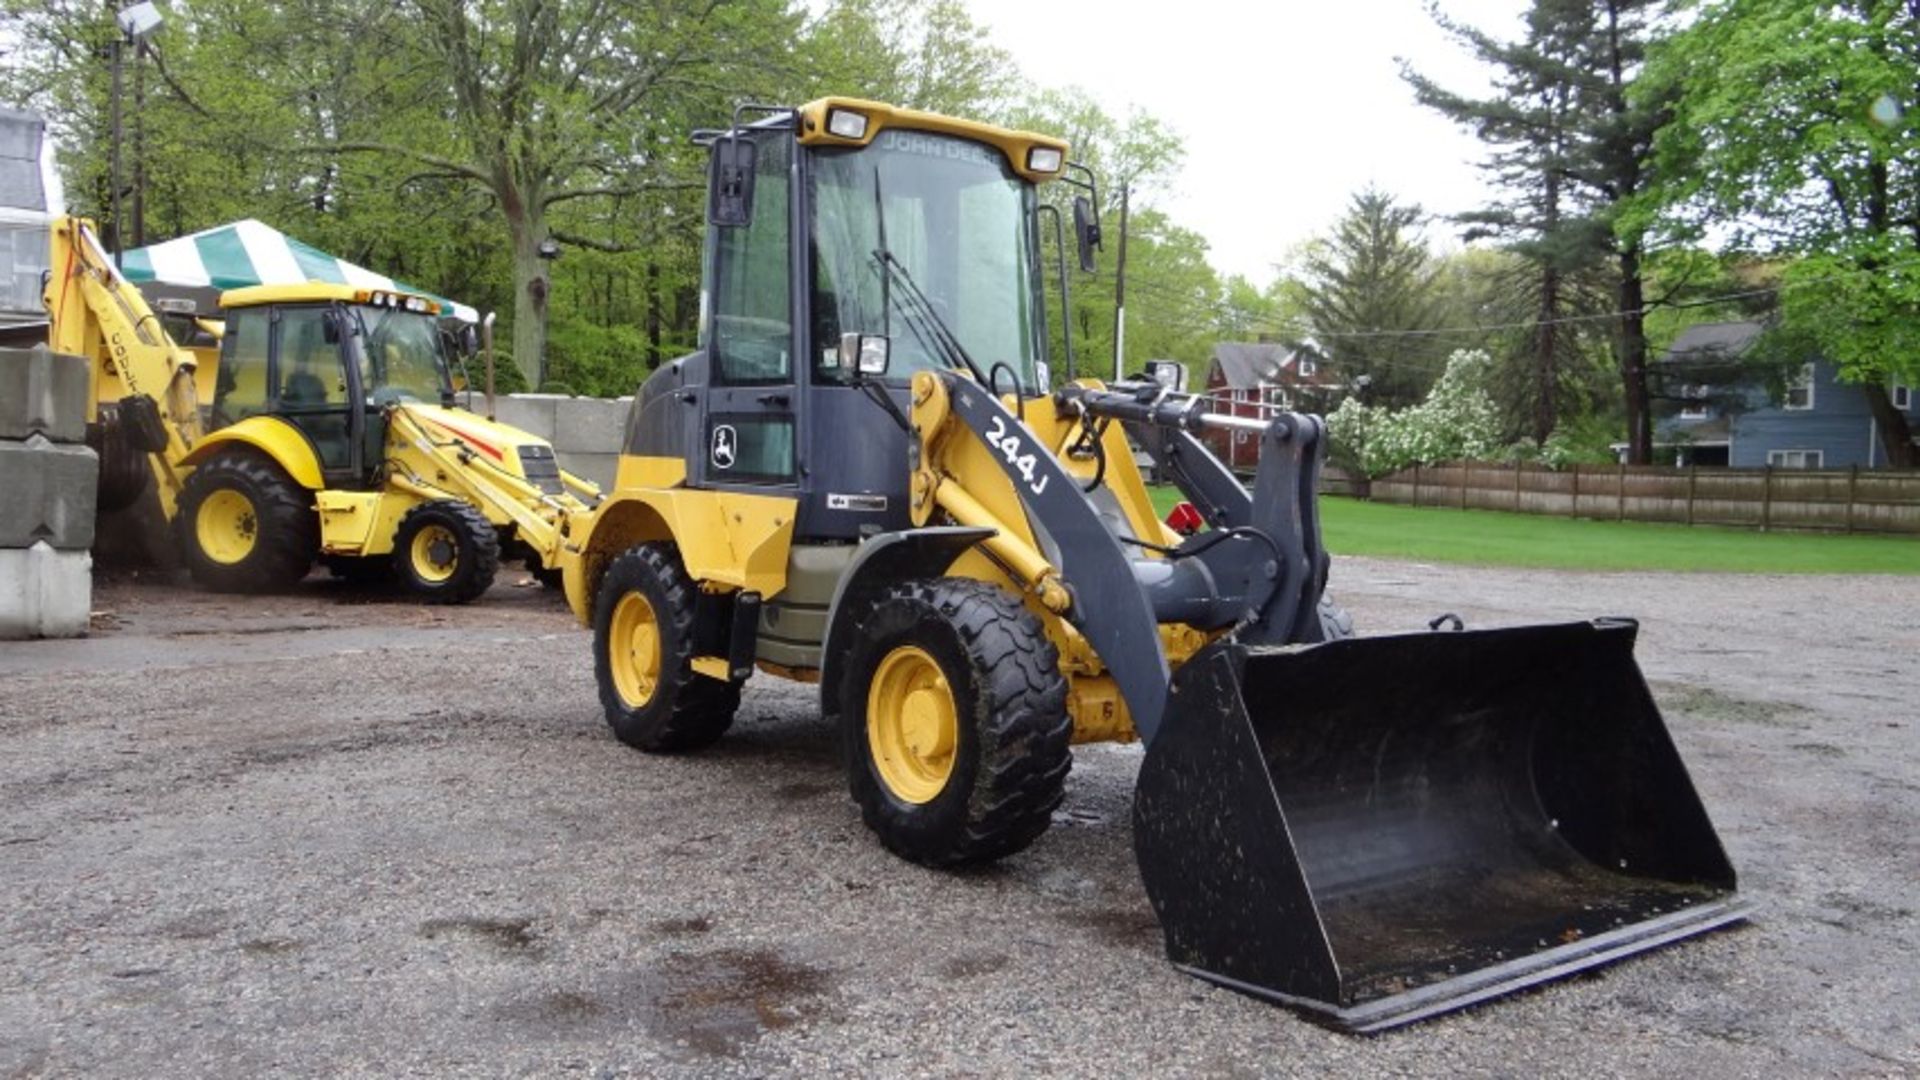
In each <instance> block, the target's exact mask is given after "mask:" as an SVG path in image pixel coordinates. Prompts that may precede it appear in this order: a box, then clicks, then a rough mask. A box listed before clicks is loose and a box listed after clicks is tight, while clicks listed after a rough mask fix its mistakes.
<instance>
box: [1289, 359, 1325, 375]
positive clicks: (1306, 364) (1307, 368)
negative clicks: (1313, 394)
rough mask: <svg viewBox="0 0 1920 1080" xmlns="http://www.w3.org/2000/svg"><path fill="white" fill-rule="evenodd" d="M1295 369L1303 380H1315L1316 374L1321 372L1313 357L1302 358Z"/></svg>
mask: <svg viewBox="0 0 1920 1080" xmlns="http://www.w3.org/2000/svg"><path fill="white" fill-rule="evenodd" d="M1294 369H1295V370H1297V371H1298V372H1300V377H1301V378H1303V379H1311V378H1313V376H1314V373H1315V372H1318V371H1319V370H1320V365H1319V364H1317V363H1314V361H1313V358H1312V357H1310V356H1303V357H1301V358H1300V360H1299V362H1297V363H1296V364H1295V365H1294Z"/></svg>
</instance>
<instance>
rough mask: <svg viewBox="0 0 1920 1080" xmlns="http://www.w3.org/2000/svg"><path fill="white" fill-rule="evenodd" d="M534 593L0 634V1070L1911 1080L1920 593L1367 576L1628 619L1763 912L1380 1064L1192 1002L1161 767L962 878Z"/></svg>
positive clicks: (1919, 902) (1406, 1048) (770, 684)
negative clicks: (1157, 902) (609, 684)
mask: <svg viewBox="0 0 1920 1080" xmlns="http://www.w3.org/2000/svg"><path fill="white" fill-rule="evenodd" d="M512 576H514V575H504V576H503V582H502V584H501V585H500V586H497V587H496V589H495V591H494V592H492V593H490V594H489V595H488V596H487V597H486V598H485V599H484V600H483V601H482V602H481V603H479V604H478V605H475V606H473V607H469V608H464V609H458V610H445V609H423V608H418V607H414V606H411V605H409V604H405V603H400V602H393V601H388V600H385V599H383V598H380V597H378V596H374V595H370V594H366V593H355V592H351V591H347V590H344V589H342V588H338V587H335V586H333V585H331V584H323V583H319V582H314V583H311V584H309V585H308V586H307V587H306V588H305V589H304V590H303V591H301V592H299V593H297V594H294V595H292V596H285V597H273V598H248V599H235V598H224V597H215V596H209V595H204V594H198V593H194V592H191V591H187V590H184V589H179V588H173V587H169V586H164V585H156V584H142V583H130V582H120V583H109V584H106V585H103V586H102V587H101V588H100V589H99V590H98V591H97V593H96V607H97V608H99V609H101V610H102V614H101V615H100V616H99V617H98V618H97V623H98V628H97V630H96V632H95V635H94V636H93V637H92V638H90V639H88V640H84V641H77V642H43V643H27V644H11V645H0V1076H35V1075H42V1074H46V1075H75V1074H84V1075H127V1076H154V1075H173V1076H206V1075H259V1074H262V1073H290V1074H314V1073H327V1074H336V1075H379V1076H391V1075H412V1074H432V1075H452V1074H476V1075H498V1074H515V1075H519V1074H533V1075H574V1074H579V1075H584V1076H601V1075H615V1076H621V1075H635V1076H638V1075H648V1076H651V1075H662V1074H700V1075H736V1074H737V1075H765V1074H769V1073H778V1074H785V1073H808V1074H820V1073H827V1072H829V1071H832V1072H836V1073H847V1072H851V1073H859V1074H872V1075H886V1076H896V1075H903V1076H910V1075H927V1076H935V1075H938V1076H946V1075H956V1074H971V1075H1005V1074H1011V1073H1023V1074H1030V1073H1047V1074H1061V1075H1088V1076H1092V1075H1101V1076H1109V1075H1116V1074H1118V1075H1140V1074H1146V1073H1153V1074H1155V1075H1183V1074H1190V1075H1258V1074H1323V1075H1324V1074H1335V1073H1337V1074H1340V1075H1372V1074H1420V1075H1434V1074H1444V1075H1462V1074H1466V1075H1478V1074H1500V1075H1579V1076H1583V1077H1586V1076H1608V1075H1623V1074H1640V1075H1644V1074H1655V1073H1657V1074H1664V1075H1675V1074H1682V1073H1684V1074H1689V1075H1693V1076H1703V1075H1704V1076H1755V1075H1832V1074H1886V1075H1896V1074H1898V1075H1912V1074H1914V1073H1916V1072H1920V1018H1917V1016H1920V1010H1916V1007H1915V1004H1914V1003H1915V1001H1916V1000H1920V918H1917V917H1916V914H1915V909H1916V908H1920V897H1916V886H1915V882H1916V880H1917V879H1920V855H1917V854H1916V851H1917V850H1920V849H1916V846H1915V844H1914V839H1913V838H1914V837H1915V835H1916V834H1917V833H1920V744H1917V743H1916V738H1915V731H1914V727H1915V724H1916V716H1915V711H1916V710H1915V707H1914V706H1915V703H1916V702H1920V665H1916V664H1915V662H1914V661H1915V658H1916V656H1920V623H1917V622H1916V618H1915V613H1916V612H1920V579H1913V578H1907V579H1891V578H1844V577H1731V576H1716V575H1646V574H1638V575H1610V574H1573V573H1555V572H1528V571H1508V570H1487V569H1470V568H1461V567H1434V566H1425V565H1418V564H1412V563H1400V562H1386V561H1374V560H1341V561H1339V562H1338V563H1337V564H1336V567H1335V582H1336V586H1337V589H1338V593H1339V595H1340V597H1341V599H1342V601H1343V602H1344V603H1346V604H1347V605H1348V606H1349V607H1350V608H1351V609H1352V610H1353V611H1354V614H1355V616H1356V618H1357V621H1358V622H1359V624H1360V626H1361V627H1362V629H1363V630H1364V631H1366V632H1381V631H1389V630H1410V629H1416V628H1419V627H1421V626H1423V625H1424V623H1425V620H1426V619H1427V618H1429V617H1431V616H1432V615H1434V614H1436V613H1438V612H1440V611H1443V610H1452V611H1457V612H1459V613H1460V614H1461V615H1463V616H1464V617H1465V618H1466V619H1467V620H1468V622H1469V624H1470V625H1475V626H1489V625H1500V624H1511V623H1523V622H1532V621H1541V620H1549V619H1562V618H1576V617H1587V616H1593V615H1600V614H1628V615H1633V616H1637V617H1639V618H1640V619H1642V620H1643V634H1642V638H1641V643H1640V658H1641V662H1642V665H1643V667H1644V668H1645V670H1646V672H1647V675H1648V677H1649V678H1650V679H1651V680H1653V684H1654V687H1655V690H1656V693H1657V694H1658V695H1659V697H1660V698H1661V700H1662V703H1663V705H1664V707H1665V709H1666V715H1667V720H1668V724H1669V726H1670V728H1671V729H1672V731H1673V733H1674V737H1675V739H1676V741H1677V742H1678V744H1679V746H1680V749H1681V752H1682V754H1683V756H1684V757H1685V759H1686V761H1687V762H1688V764H1689V766H1690V768H1691V770H1692V773H1693V776H1694V779H1695V782H1696V783H1697V785H1698V786H1699V788H1700V791H1701V795H1702V797H1703V798H1704V800H1705V801H1706V804H1707V806H1708V808H1709V810H1710V812H1711V813H1712V815H1713V817H1714V819H1715V822H1716V824H1717V826H1718V828H1719V831H1720V835H1721V838H1722V840H1723V842H1724V843H1725V845H1726V847H1727V849H1728V852H1729V854H1730V855H1731V857H1732V858H1733V860H1734V863H1735V865H1736V866H1737V867H1738V868H1739V870H1740V871H1741V874H1742V886H1743V890H1744V892H1745V893H1746V894H1747V895H1748V896H1749V897H1750V898H1752V899H1754V900H1756V901H1758V903H1759V904H1760V905H1761V907H1760V911H1759V913H1758V915H1757V917H1756V919H1755V921H1754V923H1753V924H1752V925H1750V926H1748V927H1746V928H1743V929H1738V930H1733V931H1730V932H1724V933H1720V934H1715V935H1712V936H1710V937H1707V938H1704V939H1699V940H1695V941H1692V942H1689V943H1686V944H1683V945H1681V946H1678V947H1676V948H1671V949H1667V950H1663V951H1661V952H1658V953H1654V954H1650V955H1645V956H1641V957H1637V958H1634V959H1632V960H1629V961H1627V962H1625V963H1622V964H1620V965H1617V966H1614V967H1612V968H1609V969H1606V970H1605V971H1603V972H1601V973H1598V974H1596V975H1591V976H1585V977H1581V978H1576V979H1573V980H1569V981H1565V982H1561V983H1556V984H1553V985H1551V986H1549V987H1547V988H1545V989H1544V990H1541V991H1537V992H1530V993H1526V994H1521V995H1518V996H1515V997H1510V998H1506V999H1503V1000H1501V1001H1498V1002H1496V1003H1494V1004H1492V1005H1489V1006H1486V1007H1482V1008H1478V1009H1474V1010H1471V1011H1469V1012H1465V1013H1461V1014H1456V1015H1453V1016H1450V1017H1447V1018H1444V1019H1441V1020H1438V1021H1434V1022H1429V1023H1426V1024H1423V1025H1419V1026H1416V1027H1413V1028H1410V1029H1403V1030H1400V1031H1396V1032H1393V1033H1389V1034H1387V1035H1384V1036H1380V1037H1375V1038H1358V1037H1353V1036H1347V1035H1341V1034H1337V1033H1333V1032H1330V1031H1327V1030H1324V1029H1322V1028H1319V1027H1317V1026H1314V1025H1312V1024H1309V1023H1306V1022H1303V1021H1302V1020H1300V1019H1298V1018H1297V1017H1296V1016H1294V1015H1293V1014H1291V1013H1289V1012H1287V1011H1285V1010H1281V1009H1277V1008H1274V1007H1272V1006H1269V1005H1266V1004H1262V1003H1260V1002H1256V1001H1253V1000H1250V999H1247V998H1244V997H1241V996H1238V995H1236V994H1233V993H1230V992H1226V991H1222V990H1218V989H1213V988H1210V987H1208V986H1206V985H1204V984H1202V983H1199V982H1196V981H1194V980H1191V979H1189V978H1186V977H1185V976H1182V975H1181V974H1179V973H1178V972H1176V971H1174V970H1173V969H1172V968H1171V967H1170V966H1169V965H1168V964H1167V963H1166V962H1165V960H1164V959H1163V957H1162V954H1161V952H1160V941H1159V937H1158V931H1157V929H1156V926H1155V924H1154V921H1153V919H1152V916H1151V914H1150V912H1149V910H1148V908H1147V904H1146V900H1145V897H1144V895H1143V894H1142V892H1141V889H1140V885H1139V880H1138V877H1137V874H1136V872H1135V870H1134V867H1133V860H1132V845H1131V838H1130V829H1129V824H1128V816H1127V812H1128V806H1129V792H1130V790H1131V786H1132V780H1133V774H1134V772H1135V771H1136V770H1137V768H1138V764H1139V760H1140V756H1139V751H1138V750H1137V749H1136V748H1130V747H1091V748H1083V749H1082V750H1081V751H1080V752H1079V753H1078V754H1077V756H1076V759H1075V765H1074V772H1073V774H1072V776H1071V778H1070V779H1069V782H1068V791H1067V799H1066V803H1065V805H1064V806H1063V807H1062V809H1061V812H1060V814H1059V816H1058V818H1057V819H1056V824H1055V827H1054V828H1053V830H1052V831H1051V832H1049V833H1048V835H1047V836H1046V837H1044V838H1043V839H1042V840H1041V841H1040V842H1039V843H1038V844H1037V845H1036V846H1035V847H1033V848H1032V849H1030V850H1029V851H1028V852H1026V853H1024V854H1022V855H1020V856H1018V857H1015V858H1013V859H1010V860H1008V861H1006V862H1005V863H1003V864H1001V865H999V866H997V867H994V868H991V869H987V870H982V871H976V872H971V873H966V874H960V875H952V874H941V873H934V872H930V871H925V870H921V869H918V868H916V867H913V866H910V865H907V864H905V863H902V862H900V861H899V860H897V859H894V858H893V857H891V856H889V855H887V854H886V853H885V852H884V851H882V850H881V849H880V848H879V847H878V845H877V844H876V843H875V842H874V841H873V840H872V839H871V838H870V837H869V835H868V834H867V833H866V831H865V829H864V828H863V827H862V826H861V824H860V822H859V819H858V817H857V815H856V812H855V810H854V807H853V806H852V804H851V803H850V801H849V800H848V798H847V795H846V790H845V785H844V783H843V782H842V780H841V777H840V775H839V768H838V765H837V763H836V760H835V757H836V755H835V748H834V737H833V735H832V733H831V732H829V731H828V730H826V729H825V728H824V727H823V726H822V725H821V723H820V721H819V718H818V709H817V707H816V699H815V697H814V694H813V692H812V690H811V688H800V687H795V686H792V685H790V684H786V683H782V682H780V681H778V680H774V679H770V678H767V677H765V676H760V677H757V678H755V679H754V680H753V682H752V683H751V684H750V687H749V689H748V691H747V694H746V699H745V704H744V706H743V709H742V712H741V717H740V720H739V723H738V724H737V726H736V727H735V729H734V732H733V733H732V734H730V735H729V736H728V738H727V739H726V740H725V741H724V742H723V743H722V744H721V745H720V746H719V747H717V748H715V749H714V750H712V751H710V752H707V753H703V754H700V755H697V756H693V757H682V758H650V757H646V756H643V755H640V754H636V753H634V752H631V751H629V750H626V749H625V748H623V747H621V746H620V745H619V744H617V743H616V742H614V741H613V739H612V738H611V736H610V735H609V734H608V732H607V731H606V729H605V726H604V724H603V723H602V722H601V719H600V715H599V709H598V705H597V703H596V701H595V695H594V687H593V679H592V673H591V665H590V662H589V656H588V649H587V645H588V639H587V636H586V634H585V633H584V632H583V631H581V630H579V629H577V628H576V627H575V626H574V625H573V624H572V623H571V621H570V619H569V618H568V617H567V616H566V614H565V612H564V611H563V609H562V605H561V604H560V603H559V601H558V600H557V598H555V597H553V596H551V595H550V594H546V593H543V592H542V591H541V590H539V589H537V588H526V587H515V586H514V585H513V583H512V582H510V581H508V580H505V579H506V578H510V577H512Z"/></svg>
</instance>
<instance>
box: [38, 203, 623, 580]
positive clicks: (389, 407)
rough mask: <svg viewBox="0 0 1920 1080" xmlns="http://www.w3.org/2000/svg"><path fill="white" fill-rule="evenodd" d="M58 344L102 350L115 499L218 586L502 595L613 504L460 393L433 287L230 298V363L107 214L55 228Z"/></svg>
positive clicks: (541, 445) (68, 349)
mask: <svg viewBox="0 0 1920 1080" xmlns="http://www.w3.org/2000/svg"><path fill="white" fill-rule="evenodd" d="M52 234H53V250H52V256H53V257H52V263H51V265H52V268H53V269H52V273H51V274H50V275H49V277H48V280H47V287H46V297H45V299H46V304H47V310H48V312H49V317H50V321H51V325H50V329H49V338H50V344H51V345H52V347H53V348H54V350H55V351H57V352H63V353H70V354H74V355H79V356H84V357H88V358H89V359H91V360H92V362H93V367H92V382H93V387H94V393H93V405H94V415H93V416H90V417H89V421H90V425H89V431H90V441H92V442H93V443H94V445H95V448H96V450H98V451H99V453H100V457H101V465H100V468H101V490H100V493H99V504H100V506H101V508H102V509H103V510H104V511H112V510H115V509H120V508H126V507H129V506H136V505H141V504H144V505H145V506H146V507H148V508H149V509H150V511H151V513H150V514H149V516H150V517H153V518H157V519H160V520H164V521H166V522H169V523H171V525H172V528H173V532H174V534H175V535H176V536H177V538H178V542H179V546H180V550H181V554H182V557H183V559H184V561H185V562H186V564H187V568H188V569H189V570H190V571H191V572H192V574H193V577H194V579H195V580H196V581H197V582H199V583H200V584H201V585H203V586H205V587H208V588H211V589H216V590H220V591H228V592H251V591H260V590H269V589H276V588H284V587H286V586H289V585H291V584H293V583H294V582H296V581H299V580H300V579H301V578H303V577H305V576H306V575H307V573H308V572H309V571H310V570H311V569H312V568H313V565H314V562H315V560H316V559H322V560H325V561H326V562H327V563H328V565H329V566H331V567H332V568H333V569H334V570H335V572H336V573H339V574H341V575H343V576H349V577H380V578H385V577H388V576H389V575H391V576H394V577H397V578H398V579H399V581H400V582H401V584H402V585H403V586H404V587H405V588H407V589H408V590H410V591H411V592H413V593H414V594H416V595H418V596H419V597H420V598H421V599H423V600H427V601H430V602H437V603H465V602H467V601H470V600H473V599H475V598H477V597H478V596H480V595H481V594H482V593H484V592H486V590H487V588H488V586H489V585H491V584H492V581H493V576H494V572H495V570H496V568H497V567H498V565H499V562H500V558H501V552H502V548H503V547H505V548H506V549H507V550H508V551H510V552H511V553H513V554H514V555H517V556H519V557H522V558H524V559H526V560H527V563H528V566H529V567H530V568H532V569H534V570H535V572H536V573H539V574H542V575H543V576H546V577H548V578H549V579H551V578H552V577H554V576H555V575H557V574H558V573H559V547H560V544H561V543H562V541H563V539H564V538H565V536H566V534H567V532H568V530H569V529H570V528H571V527H572V522H573V521H574V520H575V519H576V518H579V517H583V516H586V515H588V514H590V511H591V508H592V506H593V504H594V502H595V501H597V500H598V498H599V491H598V489H597V488H595V487H594V486H593V485H592V484H589V483H587V482H585V481H582V480H580V479H578V478H576V477H574V476H573V475H571V474H569V473H567V472H565V471H564V470H562V469H561V468H560V467H559V462H558V460H557V459H556V458H555V457H554V453H553V448H552V446H551V445H550V444H549V443H548V442H546V441H545V440H543V439H540V438H538V437H536V436H533V435H530V434H528V433H526V432H523V431H519V430H516V429H514V428H511V427H508V426H506V425H503V424H497V423H492V422H490V421H488V420H486V419H484V418H482V417H480V416H476V415H474V414H472V413H469V412H465V411H463V410H460V409H456V408H454V407H453V401H454V394H453V385H452V382H451V379H450V374H449V369H448V363H447V356H446V349H445V342H444V341H443V339H442V336H441V335H440V333H439V332H438V329H437V328H436V326H435V322H434V317H435V315H437V314H438V311H437V308H438V305H437V304H436V302H435V301H433V300H431V299H429V298H427V297H423V296H417V295H412V294H408V293H404V292H394V291H382V290H369V289H358V288H355V287H352V286H346V285H328V284H322V283H319V282H310V283H307V284H302V285H284V286H255V287H251V288H243V289H233V290H229V291H227V292H226V293H223V294H222V295H221V297H220V306H221V308H222V309H223V310H224V312H225V315H226V321H225V325H224V328H223V329H222V331H221V333H220V335H219V346H218V348H219V366H218V372H217V376H216V378H215V379H214V380H213V382H214V386H215V389H214V392H213V396H212V400H211V401H210V402H205V403H204V404H203V401H202V398H201V396H200V390H199V385H198V384H199V383H200V382H203V381H204V378H203V377H202V376H201V373H199V372H198V371H197V368H198V367H199V366H200V362H201V361H200V357H198V356H196V354H195V352H194V351H192V350H189V349H186V348H182V347H181V346H180V345H178V344H177V343H176V342H175V341H174V340H173V339H172V338H171V337H170V336H168V334H167V332H166V330H165V328H164V326H163V325H162V322H161V320H160V318H159V317H158V316H157V315H156V314H155V313H154V311H153V310H152V309H151V308H150V307H149V306H148V304H147V302H146V300H145V298H144V297H143V296H142V295H141V293H140V291H139V290H138V289H137V288H136V287H135V286H133V285H132V284H131V283H130V282H128V281H127V280H126V279H125V278H124V277H122V276H121V274H120V273H119V271H118V270H116V269H115V267H114V264H113V261H112V259H111V258H110V257H109V256H108V255H107V253H106V251H105V250H104V249H103V248H102V247H101V245H100V242H99V239H98V238H97V236H96V235H95V233H94V229H93V226H92V223H91V222H88V221H86V220H84V219H81V218H73V217H65V218H59V219H57V220H56V221H55V222H54V225H53V229H52Z"/></svg>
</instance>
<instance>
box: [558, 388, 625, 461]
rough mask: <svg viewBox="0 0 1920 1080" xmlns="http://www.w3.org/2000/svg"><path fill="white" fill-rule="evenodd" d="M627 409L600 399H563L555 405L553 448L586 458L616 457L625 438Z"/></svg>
mask: <svg viewBox="0 0 1920 1080" xmlns="http://www.w3.org/2000/svg"><path fill="white" fill-rule="evenodd" d="M626 426H627V409H626V406H623V405H621V404H620V403H619V402H617V401H604V400H602V399H600V398H563V399H561V400H559V401H556V402H554V404H553V448H554V450H555V451H557V452H560V453H565V452H567V451H569V450H574V451H579V452H582V453H587V454H617V453H619V452H620V443H621V440H622V439H623V438H624V436H625V434H626Z"/></svg>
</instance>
